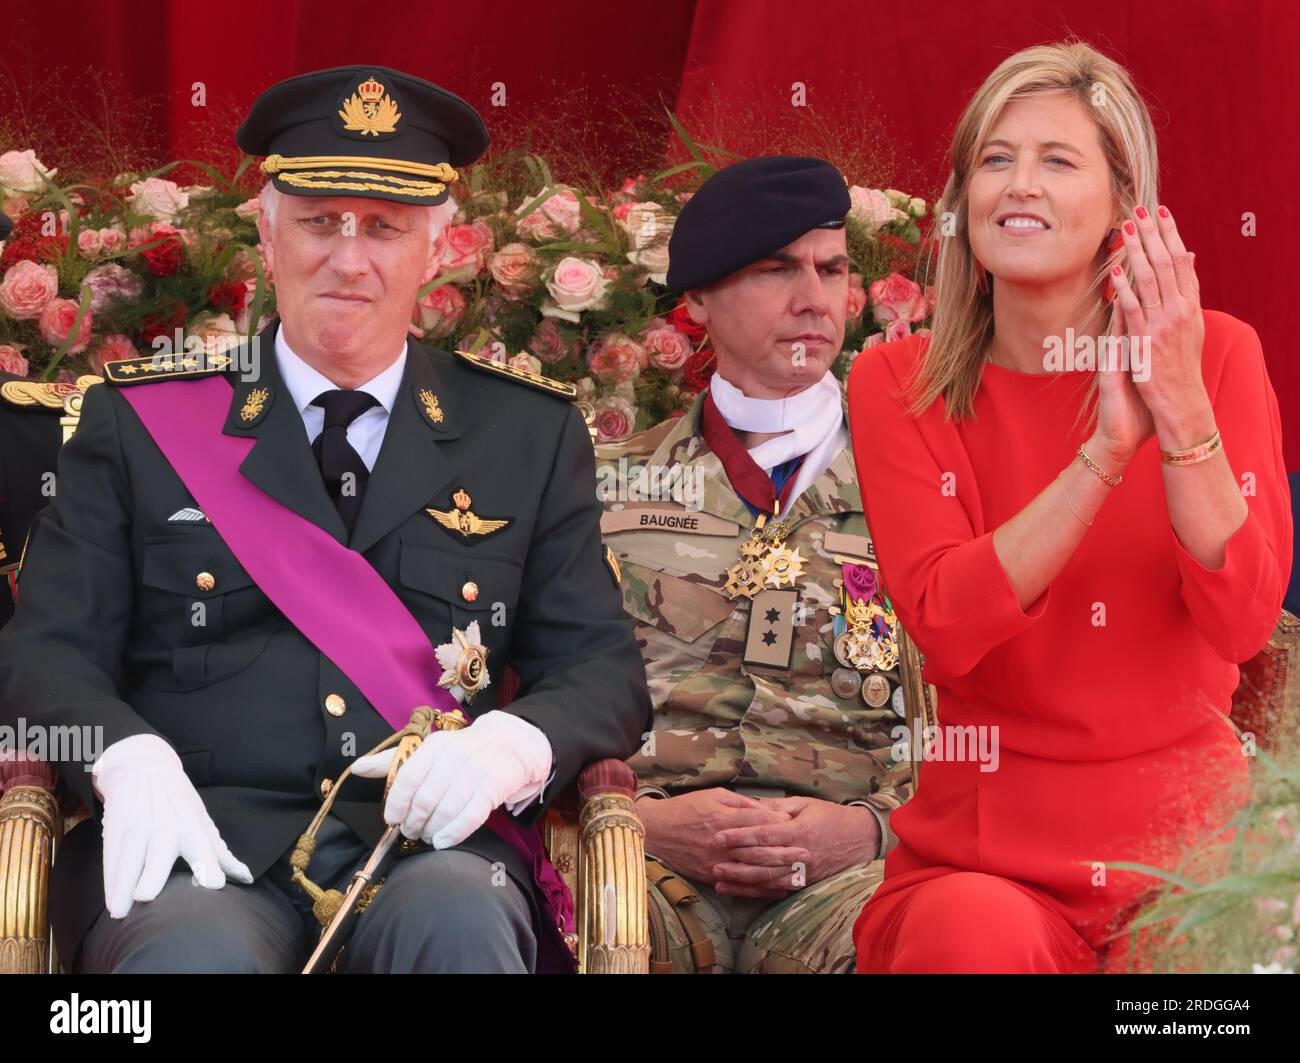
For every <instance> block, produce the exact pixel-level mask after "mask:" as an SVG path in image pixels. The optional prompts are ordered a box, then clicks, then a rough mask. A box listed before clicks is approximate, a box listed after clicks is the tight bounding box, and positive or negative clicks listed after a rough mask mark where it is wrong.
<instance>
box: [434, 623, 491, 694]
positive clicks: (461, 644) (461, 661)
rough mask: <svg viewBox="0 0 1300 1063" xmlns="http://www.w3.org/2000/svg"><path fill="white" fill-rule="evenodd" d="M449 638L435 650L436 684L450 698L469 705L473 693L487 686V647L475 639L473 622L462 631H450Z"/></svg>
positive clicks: (476, 624) (476, 633)
mask: <svg viewBox="0 0 1300 1063" xmlns="http://www.w3.org/2000/svg"><path fill="white" fill-rule="evenodd" d="M451 635H452V641H451V642H444V643H443V644H442V645H441V646H439V647H438V648H437V650H435V653H437V655H438V663H439V664H440V665H441V666H442V676H441V677H440V678H439V679H438V685H439V686H440V687H444V688H445V689H447V690H449V691H451V696H452V697H454V698H455V699H456V700H457V701H459V702H462V703H464V704H469V703H470V702H471V701H473V700H474V695H475V694H477V693H478V692H479V691H480V690H483V689H484V688H485V687H487V686H489V685H490V684H491V679H490V678H489V676H488V667H487V655H488V651H487V647H486V646H484V645H483V642H482V640H481V639H480V638H479V629H478V621H477V620H475V621H473V622H472V623H471V624H470V625H469V626H468V627H467V628H466V629H465V630H464V631H461V630H460V628H456V627H454V628H452V629H451Z"/></svg>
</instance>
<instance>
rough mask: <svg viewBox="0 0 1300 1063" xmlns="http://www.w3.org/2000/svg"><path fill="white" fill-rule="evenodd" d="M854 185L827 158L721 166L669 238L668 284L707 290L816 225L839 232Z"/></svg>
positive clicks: (772, 159)
mask: <svg viewBox="0 0 1300 1063" xmlns="http://www.w3.org/2000/svg"><path fill="white" fill-rule="evenodd" d="M848 212H849V190H848V187H847V185H846V184H845V181H844V175H843V174H841V173H840V171H839V170H837V169H836V168H835V167H834V166H832V165H831V164H830V163H829V162H827V161H826V160H825V159H814V158H810V157H807V156H803V155H765V156H761V157H759V158H757V159H746V160H744V161H743V162H737V163H733V164H732V165H731V166H728V167H726V168H725V169H722V170H719V171H718V172H717V173H715V174H714V175H713V176H712V177H710V178H709V179H708V180H707V181H705V182H704V184H702V185H700V188H699V191H697V192H696V193H695V195H693V196H692V197H691V198H690V199H689V200H687V202H686V206H684V207H683V208H682V212H681V214H679V215H678V216H677V223H676V224H675V225H674V226H673V232H672V236H670V237H669V239H668V277H667V281H668V287H670V288H673V289H676V290H677V291H679V292H685V291H690V290H691V289H692V288H703V287H705V286H706V285H709V284H712V283H713V282H714V281H718V280H721V279H722V278H723V277H726V276H729V275H730V274H732V273H735V272H736V270H738V269H741V268H742V267H744V266H748V265H749V264H750V263H751V262H757V261H758V260H759V259H760V258H763V257H764V256H766V255H770V254H771V253H772V252H773V251H777V250H779V249H780V248H782V247H785V245H786V244H788V243H791V242H793V241H794V240H797V239H798V238H799V237H801V236H802V235H803V234H804V233H806V232H808V231H809V230H810V229H839V228H841V227H843V225H844V217H845V215H846V214H848Z"/></svg>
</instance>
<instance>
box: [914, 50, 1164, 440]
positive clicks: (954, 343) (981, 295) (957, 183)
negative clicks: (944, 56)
mask: <svg viewBox="0 0 1300 1063" xmlns="http://www.w3.org/2000/svg"><path fill="white" fill-rule="evenodd" d="M1052 92H1062V93H1066V94H1067V95H1069V96H1071V97H1073V98H1074V99H1077V100H1079V101H1080V102H1082V103H1083V104H1084V106H1085V107H1087V109H1088V113H1089V114H1090V115H1091V116H1092V120H1093V121H1094V122H1095V123H1096V125H1097V129H1098V131H1099V133H1100V136H1101V144H1102V148H1103V150H1104V152H1105V156H1106V161H1107V163H1108V164H1109V166H1110V175H1111V187H1112V189H1113V190H1114V194H1115V199H1116V202H1117V203H1118V209H1119V212H1120V215H1121V217H1127V216H1128V215H1130V214H1132V213H1133V209H1134V208H1135V207H1136V206H1138V205H1139V204H1141V205H1143V206H1145V207H1146V208H1147V209H1148V210H1149V211H1152V212H1154V211H1155V209H1156V206H1157V196H1156V192H1157V187H1156V186H1157V181H1158V173H1159V167H1158V162H1157V157H1156V138H1155V129H1154V127H1153V126H1152V124H1151V115H1150V113H1149V112H1148V111H1147V107H1146V103H1145V102H1144V101H1143V99H1142V97H1141V95H1140V94H1139V93H1138V90H1137V88H1136V87H1135V86H1134V84H1133V81H1132V79H1131V78H1130V77H1129V75H1128V72H1127V71H1126V70H1125V69H1124V68H1123V67H1122V66H1120V65H1119V64H1118V63H1116V62H1115V61H1114V60H1113V59H1110V58H1108V57H1107V56H1105V55H1102V54H1101V52H1099V51H1097V50H1096V49H1095V48H1093V47H1091V46H1090V45H1088V44H1084V43H1083V42H1082V41H1062V42H1058V43H1055V44H1043V45H1036V46H1034V47H1032V48H1026V49H1024V50H1023V51H1019V52H1017V53H1016V54H1015V55H1012V56H1010V57H1008V58H1007V59H1005V60H1003V62H1002V63H1001V64H1000V65H999V66H998V68H997V69H996V70H994V71H993V73H992V74H990V75H989V76H988V78H987V79H986V80H985V82H984V84H983V85H981V86H980V87H979V89H978V90H977V91H976V93H975V95H974V96H973V97H971V100H970V102H969V103H968V104H967V105H966V109H965V110H964V111H963V112H962V115H961V118H960V119H959V120H958V122H957V127H956V129H955V130H954V132H953V137H952V151H951V157H952V172H951V173H950V174H949V177H948V183H947V185H946V186H945V187H944V190H943V195H942V197H941V198H940V200H939V203H938V205H937V206H936V208H935V218H936V219H938V220H937V221H936V224H935V225H934V226H933V227H932V228H931V230H930V236H929V240H928V241H927V243H928V247H927V249H926V250H927V252H928V253H927V254H926V255H925V256H924V257H923V261H924V262H925V270H924V273H925V283H933V284H934V286H935V308H934V316H933V319H932V322H931V334H930V337H929V343H928V346H927V349H926V351H925V354H924V356H923V357H922V358H921V359H920V361H919V362H918V364H917V367H916V372H915V373H914V375H913V376H912V379H911V380H910V381H909V382H908V388H907V390H908V393H909V397H910V399H911V411H912V413H913V414H920V413H921V412H923V411H924V410H926V409H928V408H929V406H930V405H931V404H932V403H933V402H934V401H935V399H937V398H939V397H940V396H943V399H944V405H945V410H946V414H947V418H948V419H949V420H953V419H956V418H964V417H968V416H970V415H971V414H972V411H973V407H974V402H975V395H976V392H977V391H978V390H979V384H980V376H981V374H982V372H983V360H984V353H985V348H986V347H987V345H988V343H989V341H990V340H991V339H992V336H993V296H992V293H991V291H989V292H981V291H980V290H979V288H978V285H977V280H976V269H975V257H974V255H973V254H972V252H971V246H970V238H969V235H968V230H967V225H968V223H969V215H968V210H967V190H968V187H969V182H970V176H971V171H972V170H973V168H974V166H975V164H976V162H977V160H978V153H979V150H980V148H981V146H982V145H983V144H984V142H985V140H987V139H988V137H989V135H990V133H991V131H992V129H993V126H994V125H995V124H996V123H997V121H998V119H999V118H1000V117H1001V114H1002V112H1003V110H1004V109H1005V108H1006V106H1007V104H1009V103H1010V102H1011V101H1012V100H1020V99H1024V98H1026V97H1028V96H1036V95H1039V94H1042V93H1052ZM949 217H950V218H952V219H953V220H954V221H955V228H954V231H953V233H952V235H951V236H949V237H947V238H945V237H944V236H943V235H942V231H941V230H942V228H943V220H944V219H945V218H949ZM1120 254H1121V252H1120V251H1118V250H1117V251H1115V252H1113V253H1110V254H1107V253H1106V251H1105V248H1104V246H1103V247H1102V248H1101V249H1100V250H1099V252H1098V258H1097V267H1096V270H1095V273H1094V276H1093V280H1092V284H1091V286H1090V287H1089V289H1088V292H1087V294H1086V295H1085V305H1084V306H1082V307H1080V309H1081V310H1083V311H1085V312H1086V313H1085V315H1084V316H1083V318H1082V319H1083V320H1087V321H1095V320H1097V319H1098V317H1099V316H1100V315H1102V314H1103V312H1104V311H1105V309H1106V303H1105V300H1104V298H1103V296H1102V284H1103V282H1104V281H1105V278H1106V272H1107V270H1109V269H1110V268H1111V267H1112V266H1113V265H1114V264H1115V262H1116V260H1117V259H1118V258H1119V255H1120ZM1095 394H1096V379H1095V378H1094V380H1093V384H1092V387H1091V388H1090V389H1089V393H1088V397H1087V400H1086V401H1085V408H1086V407H1087V406H1088V405H1090V404H1091V403H1092V399H1093V397H1094V396H1095Z"/></svg>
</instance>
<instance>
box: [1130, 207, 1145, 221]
mask: <svg viewBox="0 0 1300 1063" xmlns="http://www.w3.org/2000/svg"><path fill="white" fill-rule="evenodd" d="M1133 213H1134V214H1136V215H1137V216H1138V217H1139V218H1141V219H1142V220H1143V221H1146V220H1147V208H1146V207H1138V208H1137V209H1136V210H1135V211H1133Z"/></svg>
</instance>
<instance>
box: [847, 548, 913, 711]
mask: <svg viewBox="0 0 1300 1063" xmlns="http://www.w3.org/2000/svg"><path fill="white" fill-rule="evenodd" d="M842 571H843V574H844V579H843V581H842V584H841V600H842V601H843V604H844V619H845V621H846V622H847V624H848V628H847V630H846V631H845V633H844V634H843V635H841V636H840V637H839V638H837V639H836V640H835V656H836V657H837V658H839V659H841V661H842V662H847V664H848V665H849V666H850V667H852V668H856V669H858V670H859V671H867V670H878V671H881V672H888V671H891V670H893V669H894V668H896V667H897V666H898V639H897V637H896V635H895V632H896V630H897V628H898V617H896V616H895V615H894V610H893V607H892V605H891V603H890V602H889V599H888V597H887V596H886V595H885V593H884V590H883V589H882V588H881V587H880V584H879V581H878V580H877V578H876V573H875V570H874V569H872V568H871V567H870V566H868V565H860V564H857V563H855V562H848V561H846V562H844V563H843V566H842ZM881 599H884V603H883V604H882V602H881ZM864 696H865V694H864ZM886 696H888V694H887V693H886ZM881 704H882V705H883V704H884V702H883V701H882V702H881Z"/></svg>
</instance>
